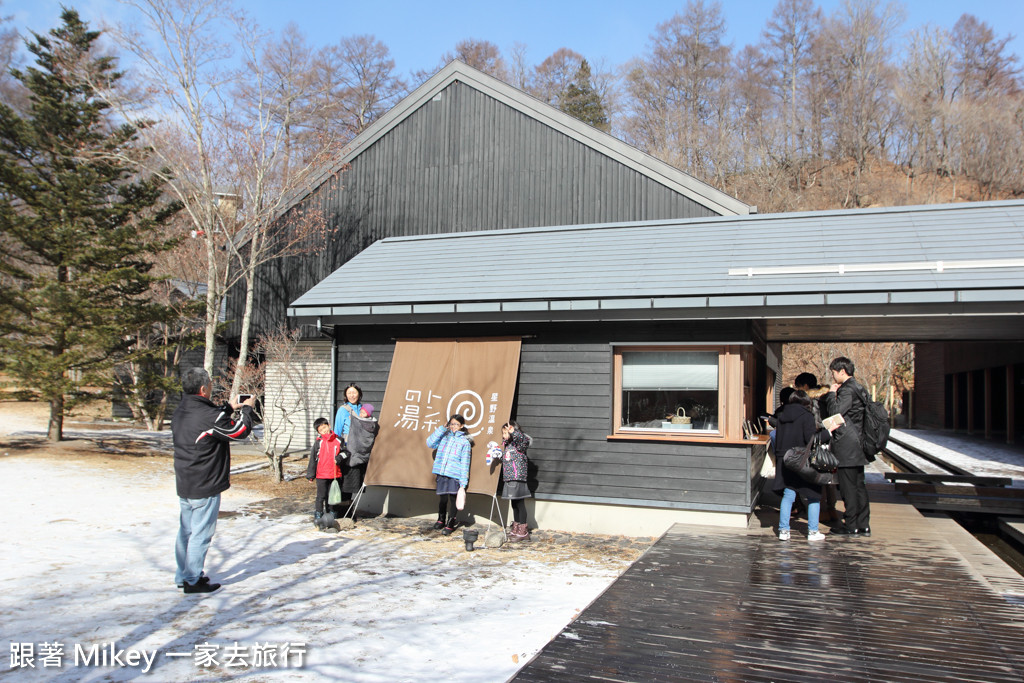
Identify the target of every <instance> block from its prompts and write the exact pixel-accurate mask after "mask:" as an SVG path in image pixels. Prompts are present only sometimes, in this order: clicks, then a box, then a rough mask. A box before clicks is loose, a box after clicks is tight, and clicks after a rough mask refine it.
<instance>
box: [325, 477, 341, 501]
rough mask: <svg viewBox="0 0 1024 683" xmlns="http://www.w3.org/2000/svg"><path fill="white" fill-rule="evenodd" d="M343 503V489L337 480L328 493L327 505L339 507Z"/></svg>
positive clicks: (332, 483) (333, 482)
mask: <svg viewBox="0 0 1024 683" xmlns="http://www.w3.org/2000/svg"><path fill="white" fill-rule="evenodd" d="M340 502H341V487H340V486H338V480H337V479H335V480H334V481H332V482H331V488H330V489H329V490H328V491H327V504H328V505H337V504H338V503H340Z"/></svg>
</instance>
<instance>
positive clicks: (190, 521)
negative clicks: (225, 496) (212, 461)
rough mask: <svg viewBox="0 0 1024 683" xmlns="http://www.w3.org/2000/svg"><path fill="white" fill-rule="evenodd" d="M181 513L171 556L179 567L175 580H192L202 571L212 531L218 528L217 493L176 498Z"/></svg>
mask: <svg viewBox="0 0 1024 683" xmlns="http://www.w3.org/2000/svg"><path fill="white" fill-rule="evenodd" d="M178 502H179V503H180V505H181V517H180V520H179V525H178V540H177V542H176V543H175V544H174V560H175V562H177V564H178V569H177V571H176V572H175V573H174V582H175V583H181V582H182V581H184V582H186V583H191V584H195V582H196V581H198V580H199V578H200V577H201V576H202V575H203V565H204V564H205V563H206V551H207V550H209V549H210V541H212V540H213V532H215V531H216V530H217V514H218V513H219V512H220V494H219V493H218V494H217V495H216V496H212V497H210V498H179V499H178Z"/></svg>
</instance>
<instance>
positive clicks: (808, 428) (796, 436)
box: [772, 403, 821, 503]
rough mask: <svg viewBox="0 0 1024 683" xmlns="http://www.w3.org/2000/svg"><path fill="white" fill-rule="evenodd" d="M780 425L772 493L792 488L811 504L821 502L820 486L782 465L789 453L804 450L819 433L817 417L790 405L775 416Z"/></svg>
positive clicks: (797, 404) (798, 405)
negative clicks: (792, 449)
mask: <svg viewBox="0 0 1024 683" xmlns="http://www.w3.org/2000/svg"><path fill="white" fill-rule="evenodd" d="M775 416H776V417H777V418H778V421H779V426H778V427H777V428H776V431H775V481H774V482H772V490H774V491H777V492H781V491H782V490H783V489H793V490H794V491H796V492H797V493H799V494H800V495H801V496H803V497H804V498H805V499H806V500H807V501H809V502H812V503H814V502H817V501H820V500H821V487H820V486H816V485H815V484H812V483H810V482H809V481H807V480H805V479H804V478H803V477H801V476H800V475H799V474H797V473H796V472H794V471H793V470H791V469H789V468H788V467H786V466H785V465H783V464H782V459H783V457H784V456H785V455H786V451H788V450H789V449H790V448H803V447H804V446H806V445H807V444H809V443H810V442H811V438H812V437H813V436H814V434H815V432H816V431H817V430H816V429H815V428H814V414H813V413H811V411H810V410H808V409H807V408H804V407H803V406H802V405H800V404H799V403H787V404H786V405H784V406H782V408H780V409H779V410H778V411H777V412H776V413H775Z"/></svg>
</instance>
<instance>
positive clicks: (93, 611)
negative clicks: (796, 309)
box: [0, 453, 625, 682]
mask: <svg viewBox="0 0 1024 683" xmlns="http://www.w3.org/2000/svg"><path fill="white" fill-rule="evenodd" d="M141 460H142V462H141V463H140V464H139V466H138V467H135V468H133V469H129V470H128V471H127V472H126V471H123V470H118V471H116V472H115V471H111V470H106V469H104V468H103V467H102V466H98V465H95V464H93V463H90V462H88V461H86V460H82V459H80V458H79V459H73V460H70V461H67V462H63V461H60V460H58V459H55V458H33V457H22V456H18V455H16V454H13V453H12V454H10V455H6V457H3V458H0V482H3V492H2V495H0V519H2V520H3V537H4V546H3V548H4V549H3V556H4V561H3V563H2V566H0V633H2V640H3V641H6V642H4V643H0V646H2V647H4V648H5V649H7V648H9V652H10V654H9V660H8V662H7V666H5V667H3V670H0V678H3V677H9V678H10V679H11V680H18V681H19V682H20V681H91V680H103V681H128V680H135V679H137V678H138V679H141V680H145V681H200V680H201V681H213V680H224V679H231V678H245V679H246V680H251V681H271V680H295V681H320V680H334V679H339V680H346V681H368V682H370V681H430V680H445V681H487V682H492V681H502V680H506V679H507V678H508V677H510V676H511V675H513V674H514V673H515V672H516V671H517V670H518V669H519V668H520V667H521V666H522V665H523V664H525V663H526V662H527V661H529V659H530V657H532V656H533V655H534V654H535V653H536V652H538V651H539V650H540V649H541V648H542V647H543V646H544V645H545V644H547V642H548V641H549V640H550V639H551V638H553V637H554V636H555V635H556V634H557V633H558V632H559V631H560V630H561V629H562V628H563V627H564V626H565V625H566V624H567V623H568V622H569V621H571V620H572V618H573V617H574V616H575V615H576V614H577V613H578V612H579V611H580V610H582V609H583V608H584V607H586V606H587V605H588V604H589V603H590V602H591V601H592V600H593V599H594V598H596V597H597V595H599V594H600V592H601V591H602V590H603V589H604V588H605V587H607V586H608V585H609V584H610V583H611V582H612V581H613V580H614V579H615V577H616V576H617V575H618V573H620V572H621V571H622V570H624V569H625V564H624V563H620V564H621V566H613V564H611V563H596V562H591V561H587V560H581V561H568V562H557V563H545V562H543V558H539V559H532V558H531V557H529V555H532V553H524V554H521V555H520V554H518V553H517V552H515V551H514V550H513V551H508V550H501V551H499V550H480V551H478V552H472V553H470V552H466V551H465V550H464V548H463V545H462V543H461V540H460V541H459V542H453V541H452V539H444V541H442V540H441V539H440V538H439V537H435V536H433V535H428V536H416V535H403V534H397V533H391V534H376V535H373V534H371V535H369V536H366V532H365V530H360V528H359V527H357V528H356V529H355V530H353V531H348V532H342V533H340V534H324V533H322V532H318V531H316V530H315V529H313V527H312V526H311V525H310V523H309V519H308V516H306V515H290V516H285V517H280V518H276V519H265V518H260V517H258V516H256V515H252V514H246V510H245V507H244V506H245V504H246V503H249V502H251V498H252V494H247V493H245V492H243V491H238V490H237V489H231V490H229V491H228V492H226V493H225V494H224V499H223V503H222V511H223V512H222V518H221V520H220V521H219V523H218V528H217V533H216V536H215V537H214V541H213V545H212V548H211V551H210V554H209V556H208V557H207V563H206V569H207V572H208V573H209V574H211V575H212V576H213V578H214V580H215V581H219V582H221V583H223V584H224V587H223V588H222V589H221V590H220V591H218V592H216V593H213V594H211V595H184V594H183V593H182V592H181V591H180V590H179V589H177V588H176V587H175V586H174V584H173V577H174V553H173V547H174V538H175V534H176V532H177V514H178V504H177V498H176V495H175V492H174V478H173V472H172V464H171V461H170V459H165V458H148V459H141ZM232 513H235V514H232ZM428 548H429V550H430V552H424V550H426V549H428ZM449 549H450V550H451V552H447V551H448V550H449ZM110 643H114V644H115V645H114V646H113V648H114V650H115V653H119V654H117V656H116V657H112V655H111V653H110V645H109V644H110ZM54 644H56V645H54ZM57 645H59V646H60V649H61V656H58V655H57V654H56V652H57ZM29 648H31V654H32V655H33V660H32V661H33V663H34V668H33V667H30V666H28V665H27V661H28V656H29ZM122 650H123V651H126V652H130V651H133V650H134V651H144V652H145V655H142V654H138V655H135V656H137V657H139V661H138V664H137V665H134V666H133V665H130V664H129V662H131V661H134V660H133V659H132V657H133V655H131V654H125V653H121V651H122ZM153 653H155V656H154V655H153ZM206 653H212V656H213V659H214V660H215V661H216V662H217V664H215V665H214V664H210V665H209V666H204V665H203V661H204V660H203V658H204V656H205V654H206ZM271 653H273V655H275V656H276V664H277V665H276V666H269V665H267V660H268V658H269V656H270V654H271ZM101 657H106V659H101ZM143 657H151V658H152V659H153V663H152V666H151V668H150V669H149V670H148V671H147V672H145V673H143V670H144V669H145V668H146V666H147V662H146V660H145V659H143ZM76 658H77V663H76ZM300 658H301V660H302V664H301V667H300V666H299V664H298V662H299V659H300ZM100 663H106V664H108V666H99V665H98V664H100ZM282 663H285V664H287V666H282ZM58 664H59V666H58ZM122 664H123V665H122Z"/></svg>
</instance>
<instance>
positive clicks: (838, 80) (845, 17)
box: [820, 0, 902, 206]
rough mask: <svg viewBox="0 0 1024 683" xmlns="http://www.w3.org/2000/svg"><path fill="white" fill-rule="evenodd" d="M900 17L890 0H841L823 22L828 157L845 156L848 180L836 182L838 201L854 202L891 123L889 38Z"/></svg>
mask: <svg viewBox="0 0 1024 683" xmlns="http://www.w3.org/2000/svg"><path fill="white" fill-rule="evenodd" d="M901 21H902V13H901V10H900V9H899V7H898V6H896V5H895V4H892V3H890V4H887V5H885V6H884V7H883V6H881V5H880V3H879V1H878V0H844V2H843V5H842V7H841V8H840V9H839V10H838V11H837V13H836V14H835V15H833V16H830V17H829V18H828V20H827V22H826V29H825V32H824V41H823V44H822V47H823V52H822V53H821V55H820V58H821V59H823V62H822V64H823V72H824V75H825V78H826V87H827V88H828V93H829V111H828V114H829V121H830V124H831V125H830V134H831V140H832V144H833V154H834V157H833V158H834V159H836V160H843V159H850V160H852V161H853V162H854V169H855V172H854V174H853V176H852V184H851V185H850V186H848V187H846V188H840V191H841V193H842V195H843V196H842V199H841V202H842V205H843V206H849V205H851V204H852V205H856V204H858V202H859V183H860V177H861V174H862V173H863V172H864V170H865V169H866V168H867V166H868V162H869V161H870V160H871V159H872V158H876V157H879V156H882V155H884V153H885V151H886V141H887V139H888V136H889V134H890V133H891V128H892V125H893V120H894V114H895V107H894V103H893V99H892V92H893V82H894V76H895V72H894V68H893V66H892V64H891V61H890V60H891V54H892V48H891V44H892V40H893V38H894V37H895V31H896V29H897V27H898V26H899V24H900V22H901Z"/></svg>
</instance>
